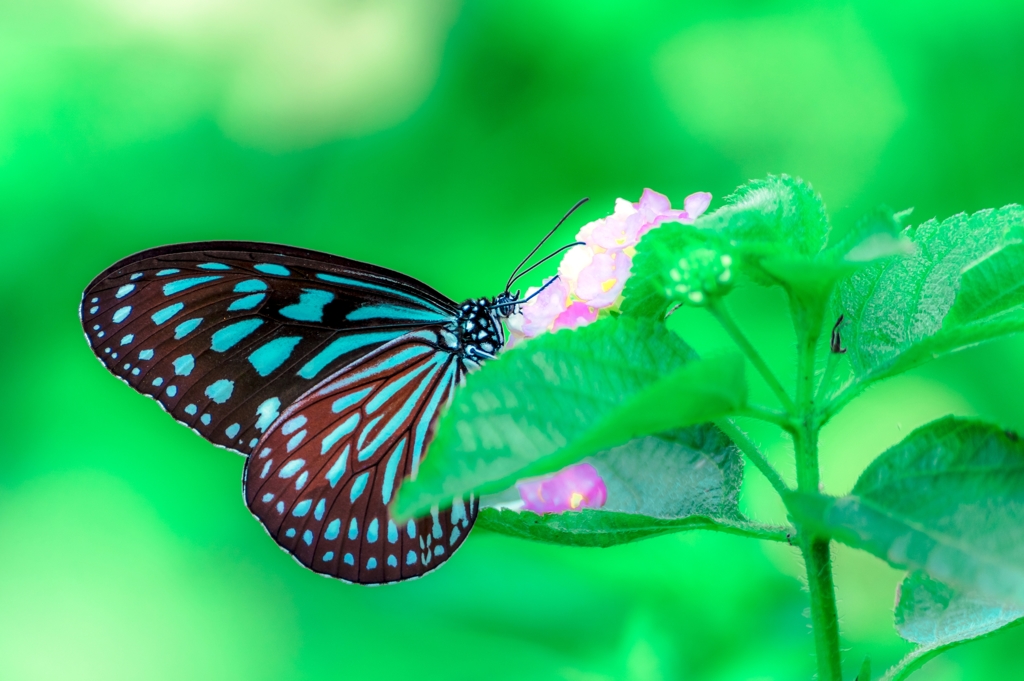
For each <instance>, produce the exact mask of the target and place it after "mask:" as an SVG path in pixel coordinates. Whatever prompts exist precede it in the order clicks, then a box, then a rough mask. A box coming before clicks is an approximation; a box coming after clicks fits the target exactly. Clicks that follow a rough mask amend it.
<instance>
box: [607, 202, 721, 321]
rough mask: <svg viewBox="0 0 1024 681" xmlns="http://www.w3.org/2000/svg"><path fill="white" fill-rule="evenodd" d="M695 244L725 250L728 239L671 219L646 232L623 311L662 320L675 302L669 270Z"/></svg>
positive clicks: (636, 315)
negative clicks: (670, 293)
mask: <svg viewBox="0 0 1024 681" xmlns="http://www.w3.org/2000/svg"><path fill="white" fill-rule="evenodd" d="M693 245H712V246H717V247H718V250H722V251H723V252H725V250H726V248H725V242H724V241H723V240H722V239H720V238H719V237H718V235H716V234H714V233H712V232H708V231H704V232H702V231H701V230H699V229H697V228H696V227H695V226H693V225H684V224H681V223H677V222H669V223H665V224H663V225H661V226H660V227H658V228H657V229H654V230H651V231H650V232H649V233H647V234H646V235H644V237H643V239H641V240H640V243H639V244H638V245H637V248H636V255H635V256H633V267H632V269H631V274H630V277H629V279H628V280H626V287H625V288H624V289H623V292H622V295H623V300H622V305H621V310H622V312H623V313H624V314H628V315H631V316H635V317H651V318H655V319H661V318H662V317H664V316H665V312H666V310H667V309H668V308H669V306H670V305H672V304H673V303H672V300H671V299H670V298H669V296H668V294H667V293H666V292H665V288H666V283H667V281H666V279H667V276H668V272H669V270H671V269H672V268H673V267H675V266H676V263H677V262H678V260H679V258H680V256H681V255H682V254H683V252H685V251H686V249H687V248H688V247H690V246H693Z"/></svg>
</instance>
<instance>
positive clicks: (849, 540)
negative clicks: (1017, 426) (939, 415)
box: [790, 417, 1024, 605]
mask: <svg viewBox="0 0 1024 681" xmlns="http://www.w3.org/2000/svg"><path fill="white" fill-rule="evenodd" d="M790 509H791V512H792V513H793V514H794V515H795V516H796V517H797V518H799V519H801V521H802V522H805V523H808V522H809V523H810V524H811V525H812V526H817V529H818V531H820V532H824V533H827V534H829V535H831V536H832V537H834V538H835V539H837V540H838V541H841V542H843V543H845V544H848V545H850V546H853V547H855V548H860V549H863V550H865V551H868V552H869V553H872V554H874V555H876V556H878V557H879V558H882V559H883V560H886V561H888V562H889V563H890V564H892V565H894V566H896V567H901V568H909V569H912V570H924V571H925V572H927V573H928V574H929V575H931V576H932V577H933V578H935V579H938V580H940V581H942V582H944V583H946V584H950V585H953V586H955V587H957V588H959V589H962V590H964V591H968V592H976V593H978V594H979V595H980V596H981V597H984V598H989V599H993V600H996V601H998V602H1001V603H1016V604H1018V605H1024V444H1022V443H1021V442H1020V440H1019V438H1018V437H1017V436H1016V435H1015V434H1013V433H1006V432H1004V431H1002V430H1000V429H999V428H997V427H995V426H993V425H989V424H985V423H980V422H977V421H971V420H967V419H957V418H953V417H948V418H944V419H940V420H938V421H935V422H933V423H931V424H928V425H926V426H924V427H922V428H920V429H918V430H916V431H914V432H913V433H912V434H911V435H910V436H908V437H907V438H906V439H905V440H904V441H903V442H901V443H900V444H898V445H896V446H895V447H893V448H891V449H890V450H888V451H887V452H885V453H884V454H882V455H881V456H880V457H878V459H876V460H875V461H874V463H872V464H871V466H869V467H868V469H867V470H866V471H864V474H863V475H861V477H860V479H859V480H858V481H857V484H856V485H855V486H854V488H853V491H852V493H851V494H850V495H848V496H845V497H842V498H840V499H831V498H827V497H822V496H814V497H810V496H804V497H794V498H792V499H790Z"/></svg>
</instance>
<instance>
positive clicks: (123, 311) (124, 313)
mask: <svg viewBox="0 0 1024 681" xmlns="http://www.w3.org/2000/svg"><path fill="white" fill-rule="evenodd" d="M131 313H132V306H131V305H125V306H124V307H122V308H120V309H119V310H118V311H117V312H115V313H114V322H115V323H116V324H120V323H121V322H123V321H124V320H125V319H127V318H128V315H130V314H131Z"/></svg>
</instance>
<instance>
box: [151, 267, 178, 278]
mask: <svg viewBox="0 0 1024 681" xmlns="http://www.w3.org/2000/svg"><path fill="white" fill-rule="evenodd" d="M180 271H181V270H176V269H173V268H172V269H169V270H160V271H159V272H157V273H156V276H158V277H166V276H167V275H169V274H177V273H178V272H180Z"/></svg>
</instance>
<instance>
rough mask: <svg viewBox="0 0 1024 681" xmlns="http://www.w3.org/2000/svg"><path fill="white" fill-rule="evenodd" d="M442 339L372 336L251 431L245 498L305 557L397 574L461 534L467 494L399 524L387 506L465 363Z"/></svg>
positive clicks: (341, 571)
mask: <svg viewBox="0 0 1024 681" xmlns="http://www.w3.org/2000/svg"><path fill="white" fill-rule="evenodd" d="M440 343H441V339H440V337H439V336H438V333H437V332H436V331H433V330H421V331H415V332H412V333H410V334H408V335H407V336H405V337H403V338H401V339H399V340H396V341H393V342H392V343H389V344H387V345H385V346H383V347H381V348H379V349H378V350H376V351H374V352H373V353H371V354H370V355H367V356H366V357H364V358H362V359H360V360H358V361H356V362H354V363H352V364H350V365H348V366H346V367H344V368H343V369H341V370H339V371H337V372H336V373H334V374H333V375H331V376H329V377H328V378H327V379H325V380H324V381H322V382H321V383H320V384H319V385H317V386H315V387H314V388H312V389H311V390H310V391H309V392H307V393H306V394H305V395H303V396H302V397H301V398H300V399H299V400H298V401H297V402H296V403H295V404H293V405H292V406H291V407H289V408H288V409H287V410H285V412H284V413H283V414H282V415H281V416H280V417H279V418H278V419H277V420H276V421H275V423H274V424H273V425H272V426H271V427H270V429H269V430H268V431H267V433H266V435H264V436H263V437H262V438H261V439H260V442H259V443H258V445H257V447H256V452H255V453H254V454H253V455H252V456H250V457H249V459H248V461H247V462H246V468H245V498H246V503H247V504H248V505H249V508H250V509H251V510H252V512H253V513H254V514H255V515H256V517H258V518H259V519H260V521H261V522H262V523H263V525H264V526H265V527H266V529H267V531H268V532H269V533H270V535H271V536H272V537H273V538H274V539H275V540H276V541H277V542H278V543H279V544H280V545H281V546H282V547H283V548H284V549H285V550H287V551H288V552H289V553H291V554H292V555H293V556H295V558H296V559H298V560H299V561H300V562H301V563H302V564H303V565H305V566H307V567H309V568H311V569H313V570H315V571H316V572H320V573H323V574H327V575H330V576H332V577H337V578H340V579H344V580H346V581H350V582H359V583H363V584H375V583H386V582H396V581H400V580H403V579H409V578H412V577H418V576H420V575H422V574H424V573H426V572H429V571H430V570H432V569H434V568H436V567H437V566H438V565H440V564H441V563H442V562H444V561H445V560H446V559H447V558H448V557H449V556H450V555H451V554H452V553H453V552H454V551H455V550H456V549H457V548H458V547H459V546H460V545H461V543H462V542H463V540H464V539H465V537H466V535H467V534H468V532H469V529H470V527H471V526H472V524H473V521H474V520H475V519H476V515H477V512H478V509H479V501H478V500H477V499H476V498H474V497H472V496H470V497H469V498H468V499H466V500H463V499H456V500H454V503H453V505H452V506H451V508H446V509H438V508H435V509H433V510H432V512H431V514H430V515H427V516H425V517H423V518H419V519H417V520H415V521H410V522H407V523H402V524H396V523H395V522H394V521H393V520H392V519H391V517H390V516H389V514H388V509H387V505H388V503H389V502H390V501H391V499H393V498H394V494H395V491H396V490H397V489H398V486H399V484H400V482H401V480H402V479H403V478H405V477H406V476H407V475H409V474H411V473H412V472H413V471H414V470H415V469H416V467H417V466H418V464H419V461H420V460H421V459H422V457H423V455H424V449H425V446H426V442H427V438H428V436H429V429H430V427H431V425H432V423H433V421H434V418H435V417H436V415H437V412H438V410H439V409H440V408H441V407H442V406H443V405H444V404H445V403H446V402H447V401H448V398H449V396H450V395H451V391H452V390H453V388H454V387H455V386H456V384H457V383H458V382H459V381H460V380H461V377H462V374H463V372H464V367H463V366H462V360H461V359H460V358H459V357H458V356H456V355H454V354H452V353H450V352H446V351H444V350H443V348H442V347H441V345H440Z"/></svg>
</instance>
